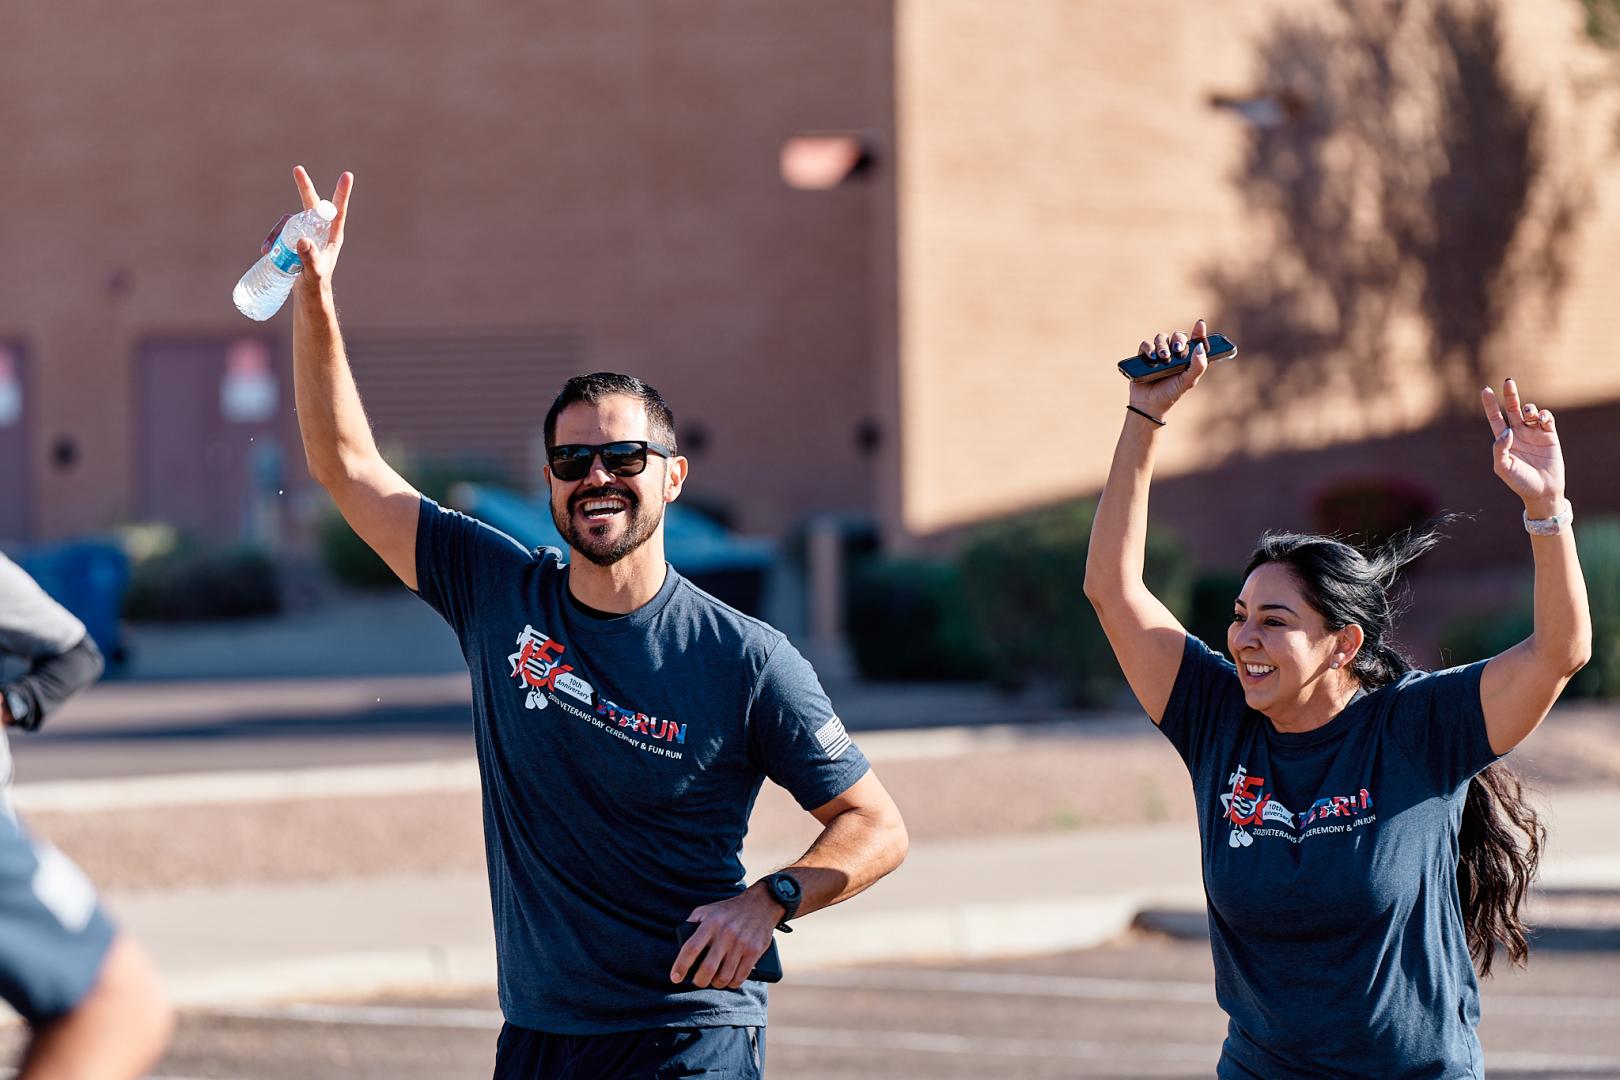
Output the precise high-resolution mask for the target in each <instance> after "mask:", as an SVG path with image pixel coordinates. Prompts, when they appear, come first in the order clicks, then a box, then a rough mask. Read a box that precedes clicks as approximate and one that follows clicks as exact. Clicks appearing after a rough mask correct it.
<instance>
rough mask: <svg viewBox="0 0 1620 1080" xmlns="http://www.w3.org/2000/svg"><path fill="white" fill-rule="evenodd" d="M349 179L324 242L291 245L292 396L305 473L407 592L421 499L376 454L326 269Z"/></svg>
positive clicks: (306, 194)
mask: <svg viewBox="0 0 1620 1080" xmlns="http://www.w3.org/2000/svg"><path fill="white" fill-rule="evenodd" d="M293 179H294V180H295V181H296V182H297V184H298V195H299V197H300V198H301V199H302V200H303V204H304V207H305V208H306V209H308V208H310V207H313V206H314V205H315V204H316V203H317V202H318V201H320V197H319V196H318V195H316V193H315V185H314V183H313V182H312V181H311V180H310V178H309V174H308V173H307V172H305V171H304V168H303V166H302V165H300V166H298V167H297V168H295V169H294V170H293ZM353 187H354V174H353V173H344V174H343V175H342V176H341V177H339V178H338V183H337V189H336V190H335V191H334V192H333V193H332V202H333V204H334V205H335V206H336V207H337V216H336V217H334V218H333V219H332V230H331V235H330V238H329V239H328V240H327V243H326V245H325V246H324V247H321V248H319V249H318V250H317V249H316V248H315V246H314V244H312V243H311V242H310V241H309V240H307V239H304V240H300V241H298V255H299V258H300V259H302V260H303V263H304V269H303V272H302V273H300V274H299V275H298V281H297V282H296V283H295V284H294V285H293V396H294V399H295V400H296V401H297V404H298V430H299V432H300V433H301V434H302V435H303V438H304V457H305V459H306V460H307V461H308V462H309V473H310V475H311V476H313V477H314V478H315V479H316V481H317V482H318V483H319V484H320V485H321V486H322V487H324V488H325V489H326V490H327V492H328V493H330V494H331V496H332V500H333V501H334V502H335V503H337V508H338V511H339V512H340V513H342V514H343V517H344V520H346V521H347V522H348V523H349V526H350V527H351V528H353V529H354V531H355V533H356V534H358V535H359V537H360V539H362V540H364V541H365V542H366V543H367V544H369V545H371V549H372V550H373V551H375V552H376V553H377V554H378V555H380V556H382V559H383V561H384V562H386V563H387V564H388V566H389V569H391V570H393V571H394V573H395V574H397V575H399V579H400V580H401V581H403V582H404V583H405V584H406V585H407V586H409V587H410V588H412V589H415V588H416V519H417V515H418V513H419V511H420V505H421V496H420V495H419V494H418V493H417V491H416V489H415V488H413V487H411V485H410V484H409V483H407V482H406V481H405V478H404V477H402V476H400V475H399V473H397V472H395V471H394V469H393V467H392V466H390V465H389V464H388V463H387V462H386V461H384V460H383V458H382V454H380V453H379V452H378V451H377V443H376V440H375V439H373V438H372V435H371V425H370V424H369V423H368V422H367V421H366V412H365V409H364V407H362V406H361V404H360V393H359V391H358V390H357V389H355V385H354V375H353V374H352V373H351V372H350V371H349V360H348V357H347V356H345V355H344V352H343V335H342V333H341V332H340V331H339V329H338V318H337V304H336V302H335V301H334V300H333V298H332V272H333V271H334V270H335V269H336V267H337V259H338V253H339V252H340V251H341V250H342V248H343V229H344V225H345V224H346V223H347V221H348V210H349V192H350V191H351V190H352V189H353Z"/></svg>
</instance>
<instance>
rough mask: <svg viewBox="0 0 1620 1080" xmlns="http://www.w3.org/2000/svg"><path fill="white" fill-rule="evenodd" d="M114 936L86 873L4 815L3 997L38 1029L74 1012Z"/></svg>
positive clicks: (0, 840) (0, 829)
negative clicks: (38, 1026)
mask: <svg viewBox="0 0 1620 1080" xmlns="http://www.w3.org/2000/svg"><path fill="white" fill-rule="evenodd" d="M113 935H114V928H113V925H112V923H111V921H109V920H108V918H107V916H106V913H105V912H103V911H102V909H101V905H100V903H99V902H98V901H97V898H96V890H95V887H94V886H92V885H91V884H90V880H89V878H87V877H85V875H84V872H83V871H81V870H80V869H79V868H78V867H77V866H76V865H74V863H73V862H72V860H70V859H69V858H68V857H67V856H66V855H63V854H62V853H61V852H60V851H57V850H56V849H55V848H54V847H52V846H50V845H49V844H46V843H44V842H41V841H37V840H34V839H33V838H31V837H30V836H29V835H28V834H27V833H26V832H24V831H23V830H22V829H21V828H20V827H19V826H18V825H17V823H16V821H15V820H13V819H12V818H11V817H10V816H9V815H6V814H0V997H4V998H5V999H6V1001H8V1002H9V1003H10V1004H11V1006H12V1008H14V1009H16V1010H17V1012H18V1013H19V1014H21V1015H22V1017H23V1019H24V1020H27V1021H28V1022H29V1023H30V1024H33V1025H36V1026H37V1025H40V1024H46V1023H49V1022H50V1021H52V1020H55V1019H58V1018H59V1017H61V1016H64V1015H66V1014H67V1013H69V1012H72V1011H73V1010H74V1009H75V1008H77V1007H78V1006H79V1003H80V1002H81V1001H83V1000H84V998H85V997H86V995H88V994H89V993H90V991H91V989H92V988H93V987H94V986H95V984H96V980H97V978H98V977H99V976H100V974H101V966H102V963H103V962H104V960H105V959H106V956H107V950H108V949H109V948H111V946H112V941H113Z"/></svg>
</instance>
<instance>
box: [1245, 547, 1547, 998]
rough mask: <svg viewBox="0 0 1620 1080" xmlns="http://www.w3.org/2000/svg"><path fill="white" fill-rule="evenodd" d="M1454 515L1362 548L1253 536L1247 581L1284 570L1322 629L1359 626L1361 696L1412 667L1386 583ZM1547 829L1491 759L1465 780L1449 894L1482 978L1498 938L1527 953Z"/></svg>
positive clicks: (1518, 959)
mask: <svg viewBox="0 0 1620 1080" xmlns="http://www.w3.org/2000/svg"><path fill="white" fill-rule="evenodd" d="M1458 516H1459V515H1446V516H1444V517H1442V518H1439V519H1437V520H1436V521H1434V522H1431V523H1430V524H1429V525H1428V526H1427V527H1425V528H1423V529H1418V530H1407V531H1406V532H1403V533H1399V534H1397V535H1396V536H1394V537H1393V538H1391V539H1390V540H1389V541H1388V542H1387V543H1385V544H1384V545H1382V546H1380V547H1377V548H1373V549H1371V550H1368V551H1362V550H1360V549H1358V548H1355V547H1352V546H1351V545H1350V544H1347V543H1345V542H1343V541H1341V540H1336V539H1334V538H1332V537H1329V536H1314V535H1309V534H1302V533H1267V534H1266V535H1264V536H1262V537H1261V538H1260V542H1259V544H1258V545H1257V546H1256V547H1255V550H1254V554H1253V555H1252V556H1251V557H1250V558H1249V565H1248V567H1247V568H1246V569H1245V570H1244V571H1243V577H1244V579H1245V580H1247V579H1248V577H1249V575H1250V574H1252V573H1254V571H1255V569H1256V568H1257V567H1260V566H1263V565H1265V564H1266V563H1279V564H1281V565H1283V566H1286V567H1287V568H1288V569H1289V570H1290V571H1291V572H1292V573H1293V575H1294V578H1295V579H1296V580H1297V581H1298V582H1299V586H1300V590H1301V591H1302V592H1303V593H1304V594H1305V602H1306V603H1308V604H1310V606H1311V607H1312V608H1314V609H1315V610H1316V611H1317V612H1318V613H1319V614H1321V616H1322V618H1323V619H1324V620H1325V621H1326V622H1327V626H1328V629H1329V630H1342V629H1344V628H1345V627H1346V626H1349V625H1350V624H1351V623H1354V624H1356V625H1357V626H1359V627H1361V632H1362V645H1361V648H1360V649H1359V650H1358V651H1357V652H1356V655H1355V658H1354V659H1353V660H1352V661H1351V663H1350V673H1351V674H1352V675H1354V676H1355V677H1356V678H1357V679H1358V680H1359V681H1360V682H1361V685H1362V686H1364V687H1366V688H1367V689H1368V690H1376V689H1377V688H1378V687H1380V686H1387V685H1389V684H1390V683H1392V682H1395V681H1396V680H1397V679H1399V678H1400V677H1401V676H1402V675H1405V674H1406V673H1407V672H1409V671H1412V670H1413V664H1412V662H1411V661H1410V660H1409V659H1408V658H1407V657H1406V655H1405V654H1404V653H1402V652H1401V650H1400V649H1399V648H1398V647H1396V645H1395V643H1394V642H1393V641H1392V640H1391V639H1390V636H1391V634H1392V632H1393V630H1394V625H1395V620H1396V618H1398V617H1399V615H1400V613H1401V610H1402V606H1403V604H1402V601H1403V599H1404V598H1403V597H1401V596H1398V595H1396V593H1395V585H1396V582H1397V581H1399V579H1400V572H1401V568H1402V567H1404V566H1406V565H1407V564H1408V563H1410V562H1412V561H1413V560H1414V559H1416V558H1418V557H1419V556H1420V555H1422V554H1423V553H1424V552H1426V551H1428V550H1429V549H1430V548H1432V547H1434V545H1435V544H1437V543H1439V542H1440V539H1441V534H1440V531H1439V530H1440V528H1441V527H1442V526H1445V525H1449V524H1451V523H1452V522H1453V521H1455V520H1456V519H1457V517H1458ZM1546 839H1547V830H1546V827H1545V826H1544V825H1542V824H1541V821H1540V819H1539V818H1538V817H1537V816H1536V812H1535V811H1534V810H1533V809H1532V808H1531V807H1530V805H1529V803H1527V802H1526V801H1525V798H1524V788H1523V784H1522V783H1521V781H1520V780H1519V778H1518V776H1516V775H1515V774H1514V773H1513V771H1512V770H1511V769H1509V768H1508V767H1507V766H1506V765H1504V764H1503V763H1501V762H1496V763H1494V764H1492V765H1491V766H1490V767H1489V768H1487V769H1486V770H1485V771H1484V772H1481V773H1480V774H1478V775H1477V776H1475V777H1474V778H1473V779H1472V780H1471V781H1469V784H1468V796H1467V799H1466V800H1465V802H1464V804H1463V818H1462V831H1461V833H1460V834H1459V836H1458V841H1457V842H1458V849H1459V854H1458V858H1457V895H1458V896H1459V897H1460V898H1461V899H1462V908H1463V924H1464V927H1465V928H1466V930H1467V933H1468V951H1469V952H1470V953H1471V954H1472V955H1473V957H1474V962H1475V964H1476V965H1477V966H1478V968H1479V973H1480V974H1481V975H1489V974H1490V973H1491V959H1492V957H1493V955H1494V954H1495V952H1496V946H1497V943H1498V942H1501V943H1502V944H1505V945H1506V946H1507V950H1508V956H1509V957H1511V958H1512V960H1513V962H1514V963H1515V964H1523V963H1524V962H1525V959H1526V958H1527V957H1528V956H1529V953H1530V948H1529V943H1528V941H1527V940H1526V935H1525V925H1524V921H1523V919H1521V918H1520V916H1519V907H1520V905H1521V904H1523V902H1524V897H1525V893H1526V891H1528V889H1529V888H1530V882H1531V880H1532V879H1533V878H1534V877H1535V875H1536V869H1537V867H1538V866H1539V865H1540V863H1541V849H1542V845H1543V844H1545V843H1546Z"/></svg>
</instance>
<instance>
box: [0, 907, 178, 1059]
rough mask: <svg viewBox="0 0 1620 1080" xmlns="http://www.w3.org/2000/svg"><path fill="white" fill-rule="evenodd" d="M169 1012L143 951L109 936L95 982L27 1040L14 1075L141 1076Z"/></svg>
mask: <svg viewBox="0 0 1620 1080" xmlns="http://www.w3.org/2000/svg"><path fill="white" fill-rule="evenodd" d="M173 1028H174V1012H173V1010H172V1009H171V1008H170V1006H169V1002H168V999H167V998H166V997H165V996H164V993H163V986H162V984H161V983H160V982H159V981H158V976H157V971H156V969H155V968H153V966H152V961H151V960H150V959H149V958H148V957H147V955H146V953H145V951H144V950H143V949H141V947H140V946H139V945H138V944H136V942H135V940H134V939H133V938H131V937H129V936H128V935H127V934H120V935H119V936H118V937H117V938H115V939H114V940H113V944H112V948H111V949H109V950H108V952H107V958H106V960H104V961H103V962H102V965H101V975H100V977H99V978H98V979H97V981H96V985H95V988H94V989H93V990H91V991H90V994H89V996H88V997H86V998H85V999H84V1000H83V1001H82V1002H80V1003H79V1007H78V1008H76V1009H74V1010H73V1011H72V1012H70V1013H68V1014H67V1015H66V1016H64V1017H62V1018H61V1019H60V1020H57V1021H56V1022H55V1023H53V1024H51V1025H50V1026H48V1027H46V1028H43V1029H42V1030H41V1031H39V1033H38V1034H36V1035H35V1036H34V1041H33V1042H32V1043H31V1044H29V1047H28V1053H27V1056H26V1057H24V1059H23V1063H22V1068H21V1071H20V1072H19V1073H18V1074H17V1078H18V1080H84V1078H89V1077H94V1078H96V1080H122V1078H125V1077H137V1076H144V1075H146V1072H147V1070H148V1069H150V1068H151V1067H152V1065H153V1064H154V1063H155V1062H156V1061H157V1059H158V1055H160V1054H162V1053H163V1048H164V1047H166V1046H167V1045H168V1043H169V1035H170V1033H171V1032H172V1031H173Z"/></svg>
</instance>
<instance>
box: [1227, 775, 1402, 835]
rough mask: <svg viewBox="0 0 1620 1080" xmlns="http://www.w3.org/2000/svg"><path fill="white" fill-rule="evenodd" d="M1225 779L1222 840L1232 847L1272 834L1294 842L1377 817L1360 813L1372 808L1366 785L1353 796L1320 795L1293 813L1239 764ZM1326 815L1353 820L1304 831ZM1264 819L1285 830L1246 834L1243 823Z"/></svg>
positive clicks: (1259, 822)
mask: <svg viewBox="0 0 1620 1080" xmlns="http://www.w3.org/2000/svg"><path fill="white" fill-rule="evenodd" d="M1226 782H1227V783H1228V784H1231V785H1232V789H1231V791H1229V792H1227V793H1226V794H1225V795H1222V796H1221V807H1222V809H1223V810H1224V811H1225V813H1224V815H1223V816H1224V817H1225V818H1226V820H1227V821H1229V822H1231V823H1232V831H1231V832H1230V833H1228V834H1227V837H1226V842H1227V844H1228V845H1230V846H1231V847H1234V848H1238V847H1248V846H1249V845H1250V844H1252V843H1254V838H1255V836H1275V837H1280V838H1282V839H1284V840H1290V841H1292V842H1294V843H1296V844H1297V843H1299V842H1300V841H1301V840H1303V839H1304V838H1305V837H1307V836H1321V835H1325V834H1328V833H1340V832H1348V831H1349V830H1350V829H1352V828H1359V827H1360V826H1362V825H1367V824H1370V823H1372V822H1373V821H1375V820H1377V818H1376V816H1375V815H1372V814H1367V815H1366V816H1362V814H1363V812H1364V811H1367V810H1371V809H1372V804H1373V798H1372V793H1371V792H1370V791H1368V790H1367V789H1366V788H1362V789H1361V790H1360V792H1358V793H1357V794H1355V795H1326V796H1323V797H1322V798H1319V799H1317V800H1316V801H1315V802H1313V803H1312V804H1311V808H1310V809H1309V810H1306V811H1304V812H1302V813H1297V814H1296V813H1295V812H1294V811H1292V810H1289V809H1288V807H1286V806H1284V805H1283V804H1282V803H1280V802H1278V801H1277V799H1276V798H1275V797H1274V796H1273V795H1271V794H1270V793H1269V792H1267V791H1266V790H1265V785H1266V778H1265V777H1263V776H1250V775H1249V772H1248V770H1247V769H1246V768H1244V767H1243V766H1242V765H1241V764H1240V765H1238V767H1237V770H1236V771H1235V772H1233V773H1232V775H1230V776H1228V777H1227V778H1226ZM1329 818H1333V819H1340V818H1350V819H1354V820H1353V821H1349V822H1345V821H1334V822H1332V823H1330V824H1329V825H1327V826H1325V827H1319V828H1314V829H1311V830H1310V831H1309V832H1306V831H1304V830H1305V829H1306V827H1307V826H1310V825H1314V824H1316V823H1318V822H1321V821H1324V820H1325V819H1329ZM1266 822H1276V823H1278V824H1282V825H1286V826H1288V831H1287V832H1284V831H1283V830H1282V829H1276V828H1257V829H1255V831H1254V832H1253V833H1250V832H1249V831H1247V830H1245V828H1244V826H1246V825H1247V826H1259V825H1263V824H1265V823H1266Z"/></svg>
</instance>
